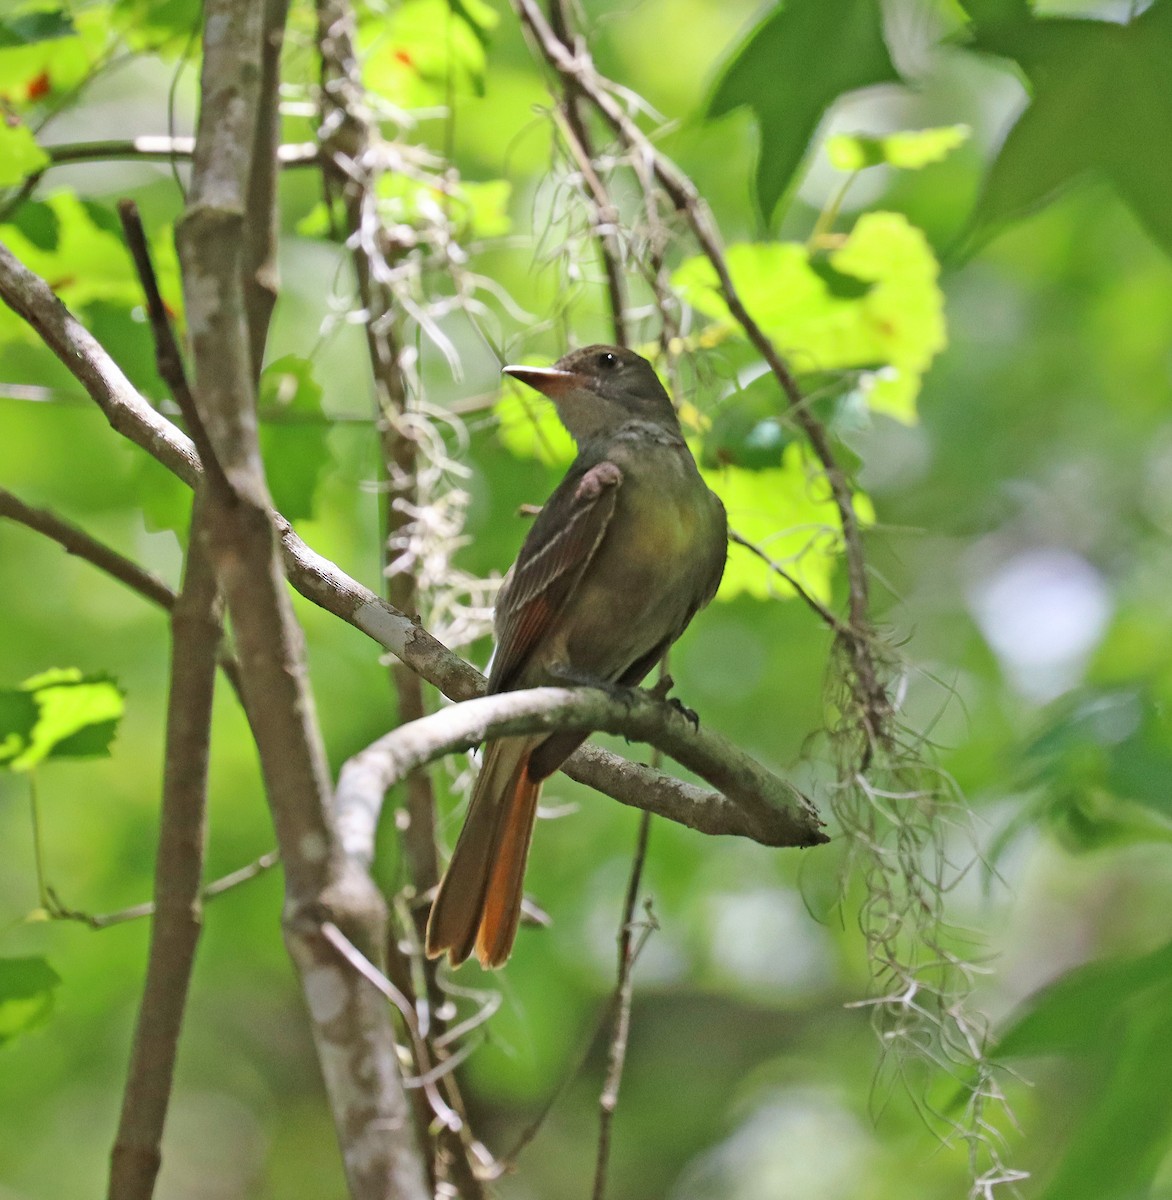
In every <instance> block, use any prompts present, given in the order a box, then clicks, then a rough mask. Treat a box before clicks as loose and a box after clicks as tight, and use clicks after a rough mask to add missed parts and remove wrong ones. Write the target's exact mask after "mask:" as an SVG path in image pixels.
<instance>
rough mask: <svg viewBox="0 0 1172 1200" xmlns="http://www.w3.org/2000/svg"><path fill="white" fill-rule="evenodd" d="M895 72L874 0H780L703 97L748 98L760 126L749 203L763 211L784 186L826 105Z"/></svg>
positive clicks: (718, 108) (720, 100)
mask: <svg viewBox="0 0 1172 1200" xmlns="http://www.w3.org/2000/svg"><path fill="white" fill-rule="evenodd" d="M898 81H899V76H898V74H897V73H896V70H895V67H894V66H893V65H892V62H891V57H890V55H889V54H888V52H887V46H886V44H885V42H884V40H883V22H882V19H881V14H880V11H879V5H878V3H877V2H876V0H788V3H784V4H780V5H778V6H777V7H776V8H774V9H773V11H772V12H771V13H770V14H769V15H768V16H767V17H766V18H765V20H764V21H762V22H761V24H760V25H758V26H757V28H756V29H754V30H753V32H752V33H751V34H750V35H749V37H748V39H747V40H746V41H745V43H744V45H742V46H741V48H740V49H739V50H738V51H737V52H736V54H735V56H734V57H733V59H732V61H731V62H730V63H729V65H728V66H727V67H726V68H725V71H724V74H723V75H722V76H721V78H720V80H719V82H718V83H717V85H716V89H715V91H714V92H713V94H712V98H711V99H710V100H709V103H708V110H707V115H708V116H709V117H718V116H721V115H722V114H724V113H727V112H730V111H731V110H733V109H734V108H738V107H739V106H740V105H742V104H745V105H748V106H749V107H750V108H751V109H752V110H753V113H754V114H755V116H756V118H757V122H758V124H759V126H760V130H761V149H760V154H759V157H758V160H757V189H756V195H757V203H758V204H759V206H760V208H761V211H762V213H764V214H765V216H767V217H768V216H770V215H771V214H772V213H773V210H774V209H775V208H776V207H777V204H778V202H779V201H780V200H781V198H782V196H783V195H785V193H786V192H787V191H788V190H789V188H790V186H791V185H792V184H793V182H794V179H795V177H796V175H797V171H798V168H799V166H800V165H801V163H802V160H803V158H804V157H805V155H806V151H807V149H808V147H809V144H810V139H811V138H812V137H813V136H814V132H815V131H816V130H817V128H818V124H819V122H820V121H821V120H822V118H823V116H824V115H825V113H826V111H827V109H828V108H829V107H830V106H831V105H832V104H833V103H834V101H835V100H837V99H838V97H839V96H841V95H843V94H844V93H846V92H853V91H855V90H857V89H858V88H864V87H869V86H871V85H872V84H876V83H897V82H898Z"/></svg>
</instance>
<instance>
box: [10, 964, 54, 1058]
mask: <svg viewBox="0 0 1172 1200" xmlns="http://www.w3.org/2000/svg"><path fill="white" fill-rule="evenodd" d="M60 982H61V977H60V976H59V975H58V974H57V972H56V971H54V970H53V968H52V967H51V966H49V964H48V963H47V962H46V961H45V960H44V959H43V958H0V1046H3V1045H4V1043H5V1042H10V1041H12V1039H13V1038H14V1037H16V1036H18V1035H19V1034H22V1033H26V1032H28V1030H30V1029H32V1028H34V1027H35V1026H37V1025H41V1024H43V1023H44V1022H45V1021H46V1020H48V1018H49V1015H50V1013H51V1012H52V1011H53V998H54V997H53V993H54V990H55V989H56V988H57V986H58V985H59V984H60Z"/></svg>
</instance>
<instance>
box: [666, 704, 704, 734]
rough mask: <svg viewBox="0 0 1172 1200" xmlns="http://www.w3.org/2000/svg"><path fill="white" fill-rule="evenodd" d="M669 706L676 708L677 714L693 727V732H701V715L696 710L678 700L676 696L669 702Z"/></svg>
mask: <svg viewBox="0 0 1172 1200" xmlns="http://www.w3.org/2000/svg"><path fill="white" fill-rule="evenodd" d="M668 704H670V705H671V706H672V708H674V709H675V710H676V712H678V713H679V714H680V716H681V717H683V718H684V720H685V721H687V722H688V724H689V725H691V727H692V729H693V731H695V732H697V733H698V732H699V730H700V714H699V713H697V712H696V710H695V709H694V708H689V707H688V706H687V705H686V704H685V703H684V702H683V701H682V700H677V699H676V698H675V697H674V696H672V697H671V698H670V699H669V700H668Z"/></svg>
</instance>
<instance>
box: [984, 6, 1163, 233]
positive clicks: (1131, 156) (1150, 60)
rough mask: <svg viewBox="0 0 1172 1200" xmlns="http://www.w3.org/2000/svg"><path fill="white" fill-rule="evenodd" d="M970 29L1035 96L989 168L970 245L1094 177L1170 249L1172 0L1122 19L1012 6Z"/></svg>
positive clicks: (987, 49)
mask: <svg viewBox="0 0 1172 1200" xmlns="http://www.w3.org/2000/svg"><path fill="white" fill-rule="evenodd" d="M970 7H973V6H970ZM981 7H982V6H980V5H978V6H976V9H977V11H978V12H979V11H980V9H981ZM974 29H975V37H974V45H975V46H976V47H977V48H978V49H981V50H985V51H988V52H990V53H994V54H998V55H1001V56H1004V57H1009V58H1012V59H1014V60H1016V61H1017V62H1018V64H1019V65H1020V66H1021V69H1022V71H1023V72H1024V73H1025V75H1026V78H1027V80H1028V82H1029V84H1030V88H1031V91H1032V100H1031V103H1030V104H1029V106H1028V107H1027V108H1026V110H1025V112H1024V113H1022V115H1021V117H1020V118H1019V119H1018V121H1017V123H1016V124H1015V125H1014V126H1013V128H1012V129H1011V130H1010V131H1009V134H1008V136H1007V137H1006V139H1005V141H1004V143H1003V145H1002V147H1001V151H1000V153H999V154H998V155H997V158H996V159H995V160H994V162H993V165H992V167H991V168H990V169H989V173H988V175H987V177H986V179H985V183H984V186H983V189H982V193H981V196H980V199H979V201H978V203H977V208H976V211H975V213H974V215H973V219H972V223H971V227H970V239H971V242H972V244H974V245H979V244H980V243H981V242H983V241H985V240H987V239H988V238H989V237H991V236H993V235H994V234H996V233H997V232H999V231H1000V230H1001V229H1002V228H1004V227H1005V226H1006V225H1008V224H1009V223H1011V222H1013V221H1017V220H1020V219H1021V218H1023V217H1025V216H1027V215H1029V214H1030V213H1031V212H1033V211H1034V210H1036V209H1037V208H1039V207H1041V206H1042V205H1044V204H1047V203H1049V202H1050V201H1051V200H1053V199H1054V198H1055V197H1056V196H1058V195H1059V194H1060V193H1062V192H1064V191H1065V190H1066V189H1068V188H1070V187H1072V186H1073V185H1075V184H1076V183H1078V182H1079V181H1081V180H1083V179H1085V178H1088V177H1096V178H1100V179H1106V180H1108V181H1109V182H1110V183H1111V184H1112V186H1113V187H1114V188H1115V190H1116V192H1117V193H1118V195H1119V196H1120V198H1121V199H1122V200H1123V201H1124V202H1125V203H1126V204H1128V205H1129V206H1130V207H1131V209H1132V211H1133V212H1134V213H1135V215H1136V217H1137V218H1138V219H1139V220H1140V221H1141V222H1142V223H1143V224H1144V225H1145V226H1146V228H1147V230H1148V232H1149V233H1150V234H1151V235H1152V237H1153V238H1154V239H1155V240H1156V241H1157V242H1158V243H1159V244H1160V245H1161V247H1162V248H1163V249H1164V251H1165V252H1166V253H1168V254H1172V205H1170V204H1169V203H1168V196H1169V195H1172V156H1170V155H1169V154H1168V152H1167V148H1168V146H1169V145H1170V144H1172V88H1169V87H1168V63H1169V61H1172V5H1169V4H1168V3H1167V2H1166V0H1163V2H1160V3H1156V4H1153V5H1152V6H1151V7H1150V8H1149V9H1148V10H1147V11H1146V12H1144V13H1143V14H1141V15H1140V16H1139V17H1138V18H1136V20H1134V21H1132V22H1131V23H1130V24H1128V25H1119V24H1116V23H1115V22H1112V21H1094V20H1075V19H1070V18H1062V19H1057V18H1050V19H1045V18H1033V19H1028V20H1026V19H1023V18H1022V17H1021V15H1020V13H1017V14H1016V15H1013V16H1012V19H1010V20H1008V21H1002V20H998V19H996V16H994V17H993V18H992V19H978V20H977V21H976V22H975V25H974Z"/></svg>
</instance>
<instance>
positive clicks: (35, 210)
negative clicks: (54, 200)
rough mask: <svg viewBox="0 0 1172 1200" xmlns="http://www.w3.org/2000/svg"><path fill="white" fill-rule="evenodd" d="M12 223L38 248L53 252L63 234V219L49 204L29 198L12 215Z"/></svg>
mask: <svg viewBox="0 0 1172 1200" xmlns="http://www.w3.org/2000/svg"><path fill="white" fill-rule="evenodd" d="M12 224H13V226H14V227H15V228H16V229H19V230H20V232H21V233H23V234H24V236H25V237H26V238H28V240H29V242H30V243H31V244H32V245H34V246H36V248H37V249H38V250H44V251H46V252H47V253H50V254H51V253H52V252H53V251H54V250H56V249H57V242H58V238H59V237H60V235H61V219H60V218H59V217H58V216H57V214H56V212H54V211H53V209H52V208H50V207H49V205H47V204H42V203H41V202H40V201H39V200H29V201H26V202H25V203H24V204H22V205H21V206H20V207H19V208H18V209H17V210H16V212H15V213H13V215H12Z"/></svg>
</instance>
